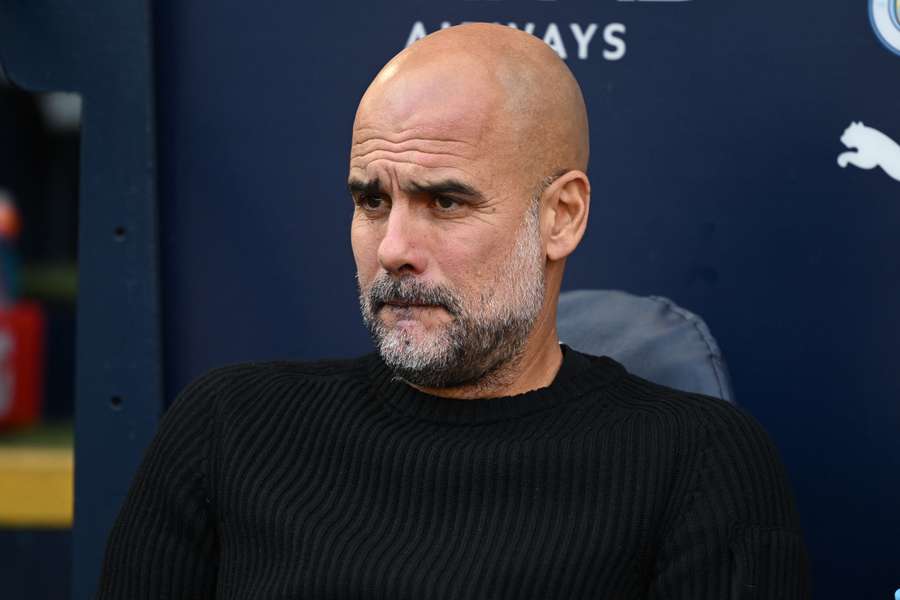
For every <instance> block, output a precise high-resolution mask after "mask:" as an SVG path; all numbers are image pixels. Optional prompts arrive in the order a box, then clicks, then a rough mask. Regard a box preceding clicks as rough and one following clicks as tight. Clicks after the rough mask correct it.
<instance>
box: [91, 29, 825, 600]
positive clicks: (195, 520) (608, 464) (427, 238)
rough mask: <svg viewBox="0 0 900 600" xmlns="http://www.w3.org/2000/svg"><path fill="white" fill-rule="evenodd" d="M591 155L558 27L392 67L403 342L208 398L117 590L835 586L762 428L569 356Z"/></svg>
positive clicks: (375, 165)
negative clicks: (818, 568) (570, 278)
mask: <svg viewBox="0 0 900 600" xmlns="http://www.w3.org/2000/svg"><path fill="white" fill-rule="evenodd" d="M587 161H588V128H587V116H586V111H585V107H584V102H583V100H582V97H581V92H580V90H579V87H578V85H577V83H576V82H575V80H574V78H573V77H572V74H571V73H570V72H569V70H568V69H567V68H566V66H565V65H564V64H563V63H562V62H561V61H560V60H559V59H558V58H557V56H556V54H554V53H553V52H552V51H551V50H550V49H549V48H548V47H547V46H546V45H544V44H543V43H542V42H540V41H539V40H537V39H536V38H533V37H531V36H529V35H527V34H525V33H522V32H518V31H515V30H512V29H509V28H506V27H501V26H495V25H486V24H471V25H465V26H460V27H454V28H450V29H447V30H444V31H441V32H438V33H435V34H433V35H431V36H429V37H427V38H425V39H423V40H421V41H419V42H416V43H415V44H414V45H412V46H411V47H410V48H408V49H407V50H405V51H403V52H401V53H400V54H399V55H398V56H396V57H395V58H394V59H393V60H391V61H390V62H389V63H388V64H387V66H385V67H384V69H383V70H382V71H381V72H380V73H379V74H378V76H377V77H376V78H375V80H374V82H373V83H372V85H371V86H370V87H369V89H368V90H367V91H366V93H365V95H364V97H363V99H362V101H361V102H360V106H359V110H358V112H357V115H356V121H355V123H354V126H353V139H352V146H351V156H350V172H349V178H348V181H349V187H350V191H351V195H352V198H353V201H354V203H355V212H354V216H353V222H352V226H351V242H352V246H353V253H354V257H355V260H356V265H357V277H358V282H359V289H360V305H361V308H362V313H363V318H364V320H365V322H366V324H367V326H368V327H369V329H370V331H371V333H372V336H373V339H374V341H375V343H376V345H377V347H378V353H377V354H373V355H370V356H367V357H363V358H361V359H357V360H349V361H323V362H320V363H312V364H311V363H300V362H288V361H283V362H269V363H258V364H241V365H233V366H229V367H223V368H220V369H217V370H214V371H212V372H211V373H208V374H207V375H205V376H203V377H201V378H200V379H198V380H197V381H195V382H194V383H192V384H191V385H190V386H188V388H187V389H186V390H185V391H184V392H183V393H182V394H181V396H180V397H179V399H178V400H177V402H176V403H175V405H174V406H173V407H172V408H171V410H170V411H169V412H168V413H167V414H166V416H165V418H164V420H163V422H162V424H161V426H160V431H159V433H158V435H157V437H156V439H155V440H154V442H153V444H152V445H151V447H150V448H149V450H148V453H147V456H146V457H145V460H144V463H143V464H142V466H141V469H140V471H139V473H138V474H137V476H136V478H135V481H134V484H133V487H132V490H131V492H130V494H129V496H128V498H127V500H126V502H125V504H124V506H123V508H122V512H121V514H120V516H119V518H118V520H117V522H116V525H115V527H114V530H113V531H112V533H111V535H110V539H109V546H108V549H107V555H106V561H105V564H104V571H103V579H102V581H101V592H100V597H101V598H129V599H133V598H213V597H215V598H453V599H463V598H535V599H537V598H541V599H544V598H616V599H622V598H629V599H630V598H681V599H697V598H713V599H723V598H749V597H754V598H805V597H807V596H808V587H807V586H808V584H807V573H806V554H805V549H804V545H803V542H802V539H801V536H800V533H799V527H798V522H797V515H796V512H795V509H794V506H793V501H792V499H791V494H790V490H789V486H788V483H787V480H786V477H785V473H784V470H783V468H782V466H781V464H780V462H779V459H778V457H777V453H776V451H775V449H774V448H773V446H772V444H771V443H770V441H769V439H768V437H767V436H766V434H765V433H764V432H763V430H762V429H761V428H760V426H759V425H758V424H757V423H756V421H754V420H753V419H752V418H751V417H749V416H748V415H746V414H745V413H743V412H741V411H740V410H739V409H736V408H734V407H732V406H731V405H729V404H727V403H725V402H723V401H721V400H717V399H713V398H708V397H705V396H700V395H696V394H688V393H685V392H678V391H675V390H671V389H668V388H665V387H662V386H658V385H654V384H651V383H649V382H647V381H644V380H642V379H639V378H637V377H635V376H632V375H630V374H628V373H627V372H626V371H625V369H624V368H623V367H622V366H621V365H620V364H618V363H617V362H615V361H614V360H612V359H610V358H608V357H592V356H588V355H584V354H580V353H578V352H576V351H574V350H572V349H569V348H566V347H565V346H561V345H560V344H559V342H558V340H557V336H556V325H555V322H556V304H557V296H558V294H559V289H560V283H561V280H562V275H563V268H564V265H565V260H566V257H567V256H568V255H569V254H570V253H571V252H572V251H573V250H574V249H575V247H576V246H577V245H578V243H579V241H580V239H581V237H582V235H583V233H584V230H585V226H586V222H587V216H588V207H589V198H590V184H589V182H588V178H587V175H586V174H585V171H586V169H587Z"/></svg>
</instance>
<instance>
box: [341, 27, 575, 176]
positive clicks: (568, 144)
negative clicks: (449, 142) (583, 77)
mask: <svg viewBox="0 0 900 600" xmlns="http://www.w3.org/2000/svg"><path fill="white" fill-rule="evenodd" d="M426 122H430V123H431V124H432V125H434V126H437V127H439V128H440V127H444V128H446V129H447V130H448V131H458V132H462V133H463V134H464V135H468V136H471V139H470V141H472V142H475V143H483V144H485V145H486V147H487V146H489V147H490V148H491V155H492V157H493V158H494V159H495V160H502V159H503V158H509V159H510V160H511V161H512V163H514V164H512V165H511V167H512V168H514V169H521V170H525V171H527V172H530V173H532V174H534V175H537V174H541V175H542V177H541V178H543V177H546V176H548V175H552V174H553V173H555V172H558V171H560V170H568V169H578V170H582V171H584V170H586V169H587V161H588V123H587V113H586V110H585V106H584V100H583V98H582V95H581V90H580V88H579V86H578V83H577V82H576V81H575V78H574V77H573V76H572V73H571V71H569V69H568V67H567V66H566V64H565V63H564V62H563V61H562V60H561V59H560V58H559V56H558V55H557V54H556V53H555V52H554V51H553V50H552V49H550V47H549V46H547V44H545V43H544V42H542V41H541V40H539V39H538V38H536V37H534V36H532V35H530V34H528V33H525V32H522V31H519V30H516V29H513V28H511V27H505V26H502V25H496V24H488V23H472V24H466V25H459V26H456V27H450V28H448V29H443V30H440V31H438V32H435V33H433V34H431V35H429V36H427V37H425V38H424V39H422V40H419V41H417V42H415V43H414V44H412V45H411V46H410V47H408V48H407V49H405V50H403V51H402V52H400V53H399V54H398V55H396V56H395V57H394V58H393V59H392V60H391V61H390V62H389V63H388V64H387V65H385V67H384V68H383V69H382V70H381V72H380V73H379V74H378V75H377V76H376V77H375V79H374V81H373V82H372V84H371V85H370V86H369V89H368V90H367V91H366V93H365V95H364V96H363V99H362V101H361V102H360V106H359V110H358V112H357V118H356V122H355V126H354V141H357V140H358V139H359V133H363V135H364V132H359V129H360V128H363V129H364V128H366V127H368V126H370V125H372V124H377V125H379V126H383V125H388V126H394V127H395V128H396V129H397V131H400V130H407V129H409V128H411V127H412V128H414V127H416V126H418V125H421V124H424V123H426Z"/></svg>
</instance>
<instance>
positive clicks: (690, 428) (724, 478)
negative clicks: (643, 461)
mask: <svg viewBox="0 0 900 600" xmlns="http://www.w3.org/2000/svg"><path fill="white" fill-rule="evenodd" d="M620 389H624V390H628V389H631V390H632V393H631V394H628V393H627V392H624V393H622V398H620V399H619V403H620V404H622V405H625V406H627V407H628V410H629V411H631V413H633V414H635V415H640V416H639V417H636V418H637V419H638V421H639V422H640V423H641V425H642V426H643V427H644V428H645V430H646V431H648V435H650V436H652V437H654V438H656V439H666V440H669V441H670V443H671V444H672V448H673V450H674V451H675V452H676V453H677V455H678V459H677V463H678V467H677V471H679V472H680V473H681V475H680V477H679V479H681V480H682V481H681V482H680V483H681V485H679V486H678V487H681V490H682V494H683V497H682V500H683V501H684V502H688V503H690V502H691V501H692V500H691V499H693V501H698V502H699V503H698V504H697V506H703V505H704V504H703V501H699V500H698V497H699V496H701V495H706V496H708V500H709V501H710V502H713V503H715V502H719V503H720V504H718V505H715V506H718V507H719V508H721V507H722V506H727V507H728V510H729V511H731V510H733V511H735V514H734V515H732V516H733V517H734V518H735V519H740V520H742V521H744V522H753V523H769V524H779V525H788V526H790V527H791V528H796V523H797V515H796V512H795V508H794V506H793V499H792V493H791V490H790V483H789V481H788V476H787V472H786V469H785V467H784V465H783V463H782V460H781V456H780V453H779V451H778V449H777V447H776V445H775V443H774V441H773V440H772V438H771V437H770V436H769V434H768V432H766V430H765V429H764V427H763V426H762V424H760V422H759V421H758V420H757V419H756V418H755V417H754V416H753V415H751V414H750V413H749V412H748V411H747V410H746V409H744V408H742V407H739V406H735V405H734V404H731V403H729V402H726V401H724V400H721V399H719V398H714V397H711V396H706V395H703V394H695V393H691V392H685V391H681V390H675V389H672V388H668V387H665V386H661V385H657V384H654V383H651V382H649V381H646V380H643V379H641V378H638V377H635V376H633V375H628V376H627V377H626V378H624V379H623V381H622V382H621V386H620ZM713 498H715V499H717V500H711V499H713ZM705 506H706V508H707V509H709V510H714V509H716V508H714V505H712V504H708V505H705ZM716 510H718V509H716Z"/></svg>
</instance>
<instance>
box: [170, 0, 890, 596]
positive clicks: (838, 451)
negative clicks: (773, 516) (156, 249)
mask: <svg viewBox="0 0 900 600" xmlns="http://www.w3.org/2000/svg"><path fill="white" fill-rule="evenodd" d="M891 1H895V0H891ZM872 3H873V7H871V10H872V11H874V13H875V16H876V17H878V19H882V17H883V16H884V14H887V15H888V18H893V19H894V21H896V6H894V7H890V6H888V5H887V4H886V3H885V0H873V2H872ZM155 11H156V12H155V23H156V42H157V48H156V69H157V85H158V91H157V102H158V111H157V117H158V127H159V129H158V143H159V170H160V178H161V180H160V188H159V189H160V206H161V235H162V240H161V242H162V245H161V248H162V253H163V254H162V259H163V263H162V264H163V285H162V289H163V308H164V310H163V317H164V319H163V320H164V341H165V346H164V351H165V352H164V354H165V361H166V363H165V374H166V390H167V391H166V394H167V398H169V399H171V398H172V397H173V396H174V395H175V393H176V392H177V391H178V390H179V389H180V388H181V387H182V386H184V385H185V384H186V383H187V382H188V381H189V380H190V379H192V378H193V377H195V376H197V375H199V374H200V373H201V372H203V371H205V370H206V369H208V368H210V367H212V366H214V365H220V364H223V363H228V362H236V361H243V360H251V359H268V358H276V357H277V358H313V357H322V356H349V355H355V354H358V353H362V352H365V351H368V350H369V347H370V346H369V342H368V339H367V336H366V334H365V331H364V329H363V328H362V325H361V321H360V318H359V316H358V309H357V305H356V302H357V301H356V290H355V282H354V277H353V274H354V266H353V261H352V257H351V253H350V247H349V240H348V228H349V217H350V214H351V202H350V200H349V197H348V195H347V193H346V191H345V180H346V169H347V166H346V165H347V155H348V145H349V138H350V129H351V124H352V119H353V115H354V111H355V107H356V104H357V101H358V99H359V97H360V95H361V94H362V92H363V91H364V89H365V87H366V85H367V84H368V82H369V80H370V79H371V78H372V76H373V75H374V74H375V73H376V71H377V70H378V68H379V67H380V66H381V65H382V64H383V63H384V62H385V61H386V60H387V59H389V58H390V57H391V56H392V55H393V54H394V53H395V52H397V51H398V50H400V49H402V48H403V47H404V45H405V44H406V43H407V41H408V40H409V39H410V38H415V37H416V36H417V35H419V34H421V33H422V31H428V32H430V31H434V30H435V29H437V28H439V27H440V26H441V23H442V22H445V21H446V22H449V23H453V24H456V23H459V22H462V21H469V20H475V21H500V22H504V23H506V22H515V23H516V24H517V26H518V27H520V28H526V27H533V32H534V33H535V34H536V35H538V36H540V37H542V38H545V39H546V40H547V41H548V43H551V45H553V46H554V48H555V49H557V51H560V52H562V51H564V52H565V54H566V56H567V62H568V64H569V65H570V67H571V68H572V70H573V71H574V73H575V75H576V77H577V78H578V79H579V81H580V82H581V84H582V86H583V89H584V93H585V97H586V100H587V104H588V110H589V114H590V118H591V140H592V158H591V163H590V171H589V175H590V176H591V180H592V183H593V187H594V193H593V205H592V214H591V221H590V225H589V228H588V233H587V237H586V239H585V241H584V243H583V245H582V246H581V248H579V250H578V251H577V252H576V254H575V256H574V257H573V258H572V259H571V260H570V262H569V266H568V269H567V278H566V282H565V287H566V288H567V289H573V288H618V289H624V290H627V291H630V292H633V293H638V294H659V295H665V296H668V297H670V298H672V299H674V300H675V301H676V302H678V303H680V304H681V305H683V306H685V307H686V308H688V309H690V310H693V311H695V312H697V313H699V314H700V315H702V316H703V317H704V318H705V319H706V320H707V322H708V323H709V325H710V327H711V329H712V332H713V334H714V335H716V337H717V338H718V340H719V342H720V345H721V346H722V348H723V350H724V352H725V356H726V359H727V360H728V363H729V366H730V368H731V373H732V376H733V381H734V386H735V390H736V396H737V400H738V402H739V403H740V404H741V405H743V406H744V407H745V408H746V409H747V410H749V411H750V412H751V413H752V414H753V415H755V416H756V417H757V418H758V419H759V421H760V422H761V423H762V424H763V425H764V427H765V428H766V429H767V431H768V432H769V433H770V434H771V436H772V437H773V439H774V440H775V442H776V444H777V446H778V447H779V449H780V450H781V452H782V456H783V458H784V461H785V463H786V466H787V468H788V471H789V474H790V476H791V480H792V483H793V486H794V490H795V494H796V497H797V501H798V505H799V509H800V514H801V518H802V524H803V528H804V531H805V535H806V539H807V542H808V545H809V548H810V553H811V558H812V569H813V578H814V579H813V584H814V593H815V597H816V598H890V597H892V595H893V593H894V590H895V589H896V588H898V587H900V540H898V537H900V536H898V535H897V534H898V533H900V512H898V510H897V508H898V506H900V480H898V477H897V474H898V473H900V402H898V399H900V368H898V365H897V361H898V357H900V180H898V179H895V178H894V177H892V176H891V175H889V174H888V173H887V172H885V171H884V170H882V169H881V168H875V169H873V170H863V169H860V168H857V167H856V166H854V165H852V164H850V165H847V166H846V168H841V167H840V166H839V165H838V162H837V158H838V155H839V154H840V153H841V152H844V151H846V148H845V147H844V145H843V144H842V143H841V141H840V139H841V136H842V134H843V133H844V131H845V129H847V128H848V126H850V124H851V123H852V122H855V121H862V122H863V123H865V127H868V128H874V129H876V130H879V131H881V132H882V133H883V134H884V135H886V136H888V137H889V138H892V139H893V140H898V141H900V112H898V110H897V107H898V101H897V99H898V98H900V46H898V48H897V49H896V50H892V49H891V47H890V41H891V39H894V38H891V37H890V36H888V38H887V40H886V41H881V40H880V39H879V36H878V35H877V34H876V32H875V28H874V27H873V22H875V24H876V25H877V24H878V23H883V22H884V21H883V19H882V20H874V21H873V19H870V7H869V6H868V5H867V2H866V1H865V0H857V1H855V2H829V3H821V2H819V3H810V2H776V1H774V0H769V1H761V2H741V3H738V2H719V1H716V2H714V1H712V0H684V1H668V2H662V1H656V2H647V1H623V0H620V1H616V0H591V1H587V0H558V1H539V0H518V1H513V0H506V1H477V0H470V1H464V0H445V1H443V2H440V3H425V2H416V1H412V0H407V1H401V0H395V1H393V2H390V3H361V2H356V3H354V2H346V1H344V2H340V1H338V2H327V3H315V4H306V3H300V2H271V3H265V5H264V8H259V7H253V8H250V5H249V4H247V3H245V2H235V1H224V2H223V1H221V0H220V1H218V2H212V1H195V2H189V3H185V2H177V1H175V0H162V1H160V2H158V3H157V5H156V9H155ZM878 11H881V12H878ZM884 11H888V12H887V13H884ZM894 21H889V22H890V23H893V22H894ZM528 24H531V25H528ZM895 26H896V27H897V28H898V29H897V32H898V36H900V22H897V23H896V25H895ZM881 37H885V36H884V30H882V36H881ZM860 131H862V133H860V134H859V137H862V138H864V139H867V140H872V139H875V137H877V136H876V135H875V134H873V133H872V132H871V130H870V129H860ZM867 136H868V137H867ZM898 151H900V148H898ZM872 152H875V151H874V150H873V151H872ZM878 152H882V155H880V156H881V157H882V158H883V159H884V160H885V161H890V160H892V158H891V156H892V155H891V146H890V145H889V144H883V145H882V146H880V150H878ZM876 154H877V152H876ZM895 158H896V159H897V161H900V155H898V156H897V157H895ZM898 178H900V175H898Z"/></svg>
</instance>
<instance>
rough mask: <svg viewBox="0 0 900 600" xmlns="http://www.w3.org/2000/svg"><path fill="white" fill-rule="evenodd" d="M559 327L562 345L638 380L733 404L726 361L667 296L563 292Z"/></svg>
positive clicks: (698, 322) (699, 325)
mask: <svg viewBox="0 0 900 600" xmlns="http://www.w3.org/2000/svg"><path fill="white" fill-rule="evenodd" d="M557 327H558V330H559V339H560V341H561V342H563V343H565V344H567V345H569V346H571V347H572V348H575V349H576V350H581V351H582V352H586V353H588V354H593V355H596V356H603V355H606V356H610V357H612V358H614V359H615V360H617V361H619V362H620V363H622V364H623V365H625V368H626V369H628V371H630V372H631V373H634V374H635V375H637V376H639V377H643V378H644V379H648V380H650V381H653V382H655V383H659V384H662V385H666V386H669V387H673V388H677V389H680V390H685V391H688V392H697V393H701V394H707V395H709V396H715V397H717V398H722V399H723V400H726V401H728V402H731V403H732V404H734V403H735V401H734V392H733V391H732V389H731V381H730V378H729V376H728V369H727V367H726V365H725V359H724V358H723V357H722V351H721V350H719V346H718V344H716V340H715V339H714V338H713V336H712V334H711V333H710V331H709V328H708V327H707V326H706V323H704V322H703V319H701V318H700V317H698V316H697V315H695V314H694V313H692V312H690V311H687V310H685V309H683V308H681V307H680V306H678V305H677V304H675V303H674V302H672V301H671V300H669V299H668V298H663V297H661V296H635V295H633V294H629V293H627V292H622V291H618V290H575V291H570V292H563V293H562V294H560V296H559V310H558V312H557Z"/></svg>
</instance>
